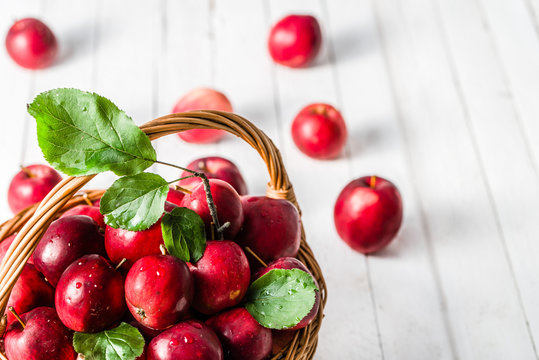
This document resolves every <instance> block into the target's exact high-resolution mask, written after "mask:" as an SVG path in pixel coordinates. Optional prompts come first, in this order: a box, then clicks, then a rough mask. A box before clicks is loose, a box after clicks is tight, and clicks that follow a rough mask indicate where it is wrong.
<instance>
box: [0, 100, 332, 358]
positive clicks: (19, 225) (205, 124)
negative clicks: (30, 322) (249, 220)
mask: <svg viewBox="0 0 539 360" xmlns="http://www.w3.org/2000/svg"><path fill="white" fill-rule="evenodd" d="M140 128H141V130H142V131H144V132H145V133H146V134H147V135H148V137H149V138H150V140H155V139H158V138H160V137H163V136H166V135H170V134H175V133H178V132H181V131H186V130H191V129H217V130H224V131H227V132H229V133H231V134H233V135H235V136H237V137H239V138H241V139H242V140H244V141H245V142H247V143H248V144H249V145H251V147H253V148H254V149H255V150H256V151H257V152H258V153H259V155H260V156H261V158H262V160H263V161H264V162H265V163H266V166H267V169H268V173H269V176H270V181H269V182H268V183H267V191H266V196H268V197H270V198H274V199H286V200H289V201H291V202H292V203H293V204H294V206H295V207H296V208H297V209H298V211H299V213H300V219H301V209H300V208H299V205H298V203H297V200H296V197H295V194H294V190H293V187H292V184H291V182H290V180H289V178H288V174H287V172H286V168H285V166H284V163H283V160H282V157H281V154H280V152H279V150H278V149H277V147H276V146H275V145H274V144H273V142H272V141H271V139H270V138H269V137H268V136H267V135H266V134H265V133H264V132H263V131H262V130H260V129H259V128H258V127H256V126H255V125H254V124H252V123H251V122H249V121H248V120H246V119H245V118H243V117H241V116H239V115H236V114H232V113H227V112H222V111H210V110H204V111H191V112H187V113H178V114H170V115H166V116H162V117H159V118H157V119H154V120H152V121H149V122H147V123H146V124H144V125H142V126H140ZM95 176H96V175H88V176H79V177H66V178H64V179H63V180H62V181H61V182H60V183H59V184H57V185H56V187H55V188H54V189H53V190H51V192H50V193H49V194H48V195H47V196H46V197H45V199H43V201H42V202H41V203H40V204H36V205H34V206H31V207H29V208H27V209H24V210H23V211H21V212H20V213H18V214H16V215H15V216H14V217H13V218H12V219H11V220H8V221H6V222H4V223H3V224H1V225H0V242H1V241H3V240H5V239H6V238H7V237H9V236H11V235H12V234H14V233H17V236H16V237H15V240H14V241H13V243H12V244H11V246H10V247H9V249H8V250H7V252H6V254H5V256H4V259H3V261H2V263H1V264H0V310H1V311H2V313H3V312H4V311H5V307H6V305H7V301H8V299H9V295H10V293H11V289H12V288H13V286H14V284H15V282H16V280H17V278H18V277H19V275H20V272H21V271H22V268H23V267H24V264H25V263H26V262H27V260H28V259H29V257H30V256H31V254H32V253H33V251H34V249H35V247H36V246H37V243H38V242H39V240H40V239H41V236H42V235H43V233H44V232H45V230H46V229H47V228H48V226H49V225H50V223H51V222H52V221H53V220H55V219H56V218H58V216H59V215H60V214H61V213H63V212H64V211H66V210H68V209H69V208H72V207H74V206H77V205H81V204H85V203H87V202H88V201H95V200H97V199H98V198H100V197H101V196H102V194H103V193H104V190H86V191H81V189H82V187H83V186H84V185H86V184H87V183H88V182H89V181H90V180H91V179H92V178H93V177H95ZM296 257H297V258H298V259H299V260H301V261H302V262H303V263H305V265H306V266H307V268H308V269H309V270H310V271H311V273H312V275H313V276H314V278H315V279H316V280H317V282H318V285H319V290H320V307H319V310H318V314H317V316H316V317H315V319H314V320H313V321H312V322H311V324H310V325H308V326H307V327H305V328H303V329H300V330H298V331H296V332H295V334H294V336H293V338H292V339H291V341H290V342H289V343H288V345H286V346H284V347H283V348H282V349H281V351H279V352H278V353H277V354H275V355H273V356H272V358H271V359H272V360H276V359H287V360H288V359H301V360H307V359H311V358H312V357H313V355H314V353H315V351H316V346H317V343H318V331H319V330H320V326H321V323H322V319H323V316H324V315H323V310H324V307H325V304H326V301H327V287H326V283H325V280H324V277H323V274H322V271H321V269H320V266H319V265H318V262H317V261H316V258H315V257H314V254H313V252H312V250H311V248H310V247H309V245H308V243H307V242H306V238H305V231H304V228H303V222H302V221H301V243H300V249H299V251H298V254H297V256H296ZM2 327H3V328H2ZM4 331H5V324H4V325H3V326H2V324H1V323H0V332H1V333H3V332H4ZM0 358H2V359H6V358H5V356H4V354H2V353H0Z"/></svg>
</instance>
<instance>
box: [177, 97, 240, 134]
mask: <svg viewBox="0 0 539 360" xmlns="http://www.w3.org/2000/svg"><path fill="white" fill-rule="evenodd" d="M193 110H220V111H226V112H232V105H231V104H230V101H228V99H227V97H226V96H225V95H224V94H223V93H220V92H219V91H217V90H213V89H209V88H198V89H194V90H191V91H189V92H188V93H187V94H185V95H184V96H183V97H182V98H181V99H180V100H178V102H177V103H176V105H175V106H174V108H173V109H172V112H173V113H180V112H186V111H193ZM178 135H179V137H180V138H182V139H183V140H184V141H187V142H190V143H195V144H207V143H213V142H217V141H218V140H220V139H221V138H222V137H223V136H225V135H226V132H225V131H223V130H215V129H193V130H187V131H183V132H181V133H179V134H178Z"/></svg>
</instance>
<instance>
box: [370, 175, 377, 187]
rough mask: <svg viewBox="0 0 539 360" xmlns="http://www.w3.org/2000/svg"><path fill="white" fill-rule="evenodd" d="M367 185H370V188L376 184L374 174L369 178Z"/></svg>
mask: <svg viewBox="0 0 539 360" xmlns="http://www.w3.org/2000/svg"><path fill="white" fill-rule="evenodd" d="M369 186H370V187H371V189H374V187H375V186H376V176H374V175H373V176H371V178H370V180H369Z"/></svg>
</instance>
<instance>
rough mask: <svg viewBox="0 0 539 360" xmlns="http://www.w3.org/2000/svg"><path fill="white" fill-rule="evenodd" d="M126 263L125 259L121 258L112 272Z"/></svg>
mask: <svg viewBox="0 0 539 360" xmlns="http://www.w3.org/2000/svg"><path fill="white" fill-rule="evenodd" d="M126 261H127V259H126V258H123V259H122V260H120V262H119V263H118V265H116V267H115V268H114V270H118V269H119V268H120V267H121V266H122V265H123V264H124V263H125V262H126Z"/></svg>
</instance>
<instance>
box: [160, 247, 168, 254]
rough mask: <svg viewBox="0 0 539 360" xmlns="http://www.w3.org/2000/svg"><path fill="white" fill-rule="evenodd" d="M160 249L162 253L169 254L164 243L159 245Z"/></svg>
mask: <svg viewBox="0 0 539 360" xmlns="http://www.w3.org/2000/svg"><path fill="white" fill-rule="evenodd" d="M159 250H161V255H167V254H168V252H167V248H166V247H165V245H163V244H161V245H159Z"/></svg>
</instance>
